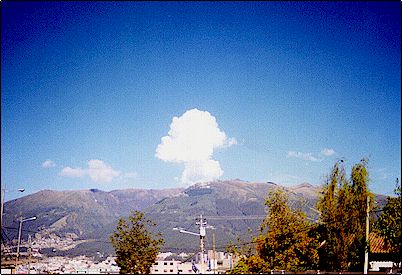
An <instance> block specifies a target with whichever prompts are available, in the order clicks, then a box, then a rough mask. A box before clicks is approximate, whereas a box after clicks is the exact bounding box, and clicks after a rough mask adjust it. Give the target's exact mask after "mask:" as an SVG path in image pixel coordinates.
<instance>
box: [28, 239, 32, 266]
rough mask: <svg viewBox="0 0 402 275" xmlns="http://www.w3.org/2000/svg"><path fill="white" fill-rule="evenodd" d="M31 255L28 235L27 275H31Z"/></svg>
mask: <svg viewBox="0 0 402 275" xmlns="http://www.w3.org/2000/svg"><path fill="white" fill-rule="evenodd" d="M31 255H32V241H31V235H30V234H29V235H28V274H31Z"/></svg>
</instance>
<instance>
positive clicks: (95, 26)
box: [1, 1, 401, 200]
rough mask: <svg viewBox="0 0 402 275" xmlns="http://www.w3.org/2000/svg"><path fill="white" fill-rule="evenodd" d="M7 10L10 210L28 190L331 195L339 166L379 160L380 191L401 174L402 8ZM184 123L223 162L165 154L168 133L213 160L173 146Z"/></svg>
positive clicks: (5, 121)
mask: <svg viewBox="0 0 402 275" xmlns="http://www.w3.org/2000/svg"><path fill="white" fill-rule="evenodd" d="M1 13H2V19H1V20H2V25H1V27H2V29H1V32H2V36H1V47H2V48H1V55H2V56H1V57H2V63H1V65H2V66H1V183H2V188H4V187H6V188H7V189H8V190H9V191H8V193H7V194H6V200H10V199H13V198H16V197H18V196H21V195H22V194H20V193H18V192H14V190H15V189H16V188H20V187H24V188H25V189H26V191H25V193H24V195H26V194H30V193H34V192H37V191H39V190H42V189H55V190H75V189H88V188H99V189H102V190H113V189H120V188H168V187H177V186H185V185H186V184H187V185H188V184H189V182H185V181H184V180H183V178H186V177H185V176H184V174H185V173H187V172H188V173H190V174H191V173H192V174H191V175H190V176H193V177H194V178H195V179H196V178H197V175H198V176H199V178H200V179H201V178H203V176H204V178H208V176H210V177H218V178H219V179H234V178H240V179H243V180H248V181H260V182H263V181H274V182H278V183H282V184H286V185H293V184H297V183H302V182H310V183H312V184H315V185H319V184H321V183H322V182H323V177H324V176H325V175H326V174H327V173H329V171H330V169H331V167H332V166H333V164H334V163H335V161H336V160H337V159H339V158H344V159H345V160H346V167H348V170H349V171H350V169H349V167H351V165H353V164H355V163H357V162H358V161H359V160H360V159H361V158H362V157H368V158H369V172H370V178H371V181H370V187H371V189H372V190H373V191H374V192H377V193H382V194H387V195H389V194H392V191H393V189H394V186H395V179H396V178H397V177H399V178H400V175H401V168H400V167H401V93H400V90H401V79H400V74H401V56H400V54H401V53H400V52H401V48H400V47H401V45H400V35H401V25H400V21H401V20H400V19H401V18H400V17H401V14H400V3H399V2H343V3H335V2H315V3H308V2H251V3H250V2H208V3H204V2H177V3H175V2H124V1H123V2H103V1H101V2H43V3H41V2H26V3H24V2H7V1H6V2H3V3H2V7H1ZM191 110H192V111H191ZM185 114H187V115H185ZM173 117H177V125H176V126H177V127H178V128H179V129H180V131H181V132H180V131H176V132H179V134H178V135H181V134H183V135H184V136H185V135H186V133H187V134H191V133H203V132H207V133H206V134H205V135H206V136H205V137H202V138H201V139H199V140H198V139H197V140H198V141H197V142H201V143H202V142H204V140H210V141H211V143H210V144H209V143H208V144H209V145H210V146H212V147H211V148H210V149H211V150H212V151H211V152H212V153H211V154H208V155H205V156H204V157H205V159H203V160H197V161H198V162H197V161H194V160H193V159H192V156H187V155H186V157H185V158H180V157H178V156H177V155H175V156H171V155H170V156H166V155H165V156H161V155H159V157H158V156H157V153H156V150H157V148H158V146H159V145H160V144H162V143H163V142H162V141H161V138H162V137H168V139H169V140H170V141H171V145H172V144H176V145H177V146H179V147H178V148H180V150H182V151H181V152H194V154H197V152H196V150H195V151H194V150H193V151H191V150H192V149H189V150H188V151H186V150H187V149H188V148H190V147H191V148H193V149H194V148H204V147H202V146H201V147H199V146H198V145H199V144H197V143H196V142H195V141H194V142H193V143H191V144H187V143H180V140H183V139H181V138H180V136H174V135H170V134H169V133H168V132H169V130H172V129H173V128H174V129H176V128H175V127H176V126H173V124H172V125H171V123H172V119H173ZM201 117H202V118H201ZM214 118H215V121H216V125H215V124H214V125H215V126H216V127H215V126H214V127H215V128H216V129H215V128H214V129H212V128H202V127H204V126H205V127H209V126H210V125H212V124H213V121H214ZM197 119H198V120H197ZM203 119H205V120H203ZM198 122H200V123H201V124H202V123H204V122H205V124H202V125H204V126H200V125H201V124H199V123H198ZM208 123H210V124H208ZM211 123H212V124H211ZM208 125H209V126H208ZM211 127H212V126H211ZM203 129H212V130H211V131H209V130H208V131H203ZM215 130H216V131H215ZM194 131H195V132H194ZM214 131H215V132H214ZM172 132H175V131H173V130H172V131H171V132H170V133H172ZM176 132H175V133H176ZM211 132H214V133H216V137H217V138H218V137H219V136H220V137H223V139H221V140H220V141H219V142H218V143H216V142H215V140H214V139H213V137H211V136H210V133H211ZM201 135H202V134H201ZM178 140H179V141H178ZM176 141H177V142H176ZM230 141H233V142H230ZM175 142H176V143H175ZM214 142H215V143H214ZM229 143H230V144H229ZM212 144H215V145H212ZM165 145H166V144H165ZM165 145H163V146H165ZM204 145H205V144H204ZM209 145H208V146H209ZM161 146H162V145H161ZM166 146H168V145H166ZM180 146H181V147H180ZM205 146H207V145H205ZM174 148H176V147H174ZM205 148H207V147H205ZM208 148H209V147H208ZM165 149H166V150H165V152H167V151H168V149H169V148H167V147H166V148H165ZM183 150H184V151H183ZM176 153H177V152H176ZM186 158H187V159H186ZM190 159H191V160H190ZM200 163H201V164H200ZM198 164H200V165H201V166H202V167H201V166H200V167H201V168H200V167H196V166H197V165H198ZM191 169H193V170H191ZM197 169H198V170H197ZM208 169H209V170H208ZM211 169H212V170H211ZM197 173H198V174H197ZM196 174H197V175H196ZM187 176H189V175H188V174H187ZM190 176H189V177H190Z"/></svg>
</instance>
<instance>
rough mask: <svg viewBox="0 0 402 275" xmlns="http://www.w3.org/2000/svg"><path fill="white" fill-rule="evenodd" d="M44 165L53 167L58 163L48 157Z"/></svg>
mask: <svg viewBox="0 0 402 275" xmlns="http://www.w3.org/2000/svg"><path fill="white" fill-rule="evenodd" d="M42 167H43V168H52V167H56V163H54V161H52V160H50V159H47V160H45V161H44V162H43V163H42Z"/></svg>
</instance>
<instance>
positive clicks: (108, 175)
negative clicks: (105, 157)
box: [87, 159, 121, 183]
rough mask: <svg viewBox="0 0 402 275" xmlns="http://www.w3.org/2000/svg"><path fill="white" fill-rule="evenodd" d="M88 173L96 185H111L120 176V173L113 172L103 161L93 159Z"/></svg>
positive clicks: (89, 162) (89, 164)
mask: <svg viewBox="0 0 402 275" xmlns="http://www.w3.org/2000/svg"><path fill="white" fill-rule="evenodd" d="M87 173H88V175H89V177H90V178H91V180H92V181H93V182H96V183H103V182H106V183H109V182H111V181H112V180H113V179H114V178H115V177H118V176H119V175H120V173H121V172H120V171H116V170H113V168H112V167H111V166H109V165H107V164H106V163H104V162H103V161H101V160H98V159H91V160H90V161H88V169H87Z"/></svg>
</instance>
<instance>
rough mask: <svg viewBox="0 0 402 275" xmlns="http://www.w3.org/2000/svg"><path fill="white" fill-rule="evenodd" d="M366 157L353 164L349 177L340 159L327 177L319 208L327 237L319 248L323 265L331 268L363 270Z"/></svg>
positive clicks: (367, 193) (368, 194) (321, 228)
mask: <svg viewBox="0 0 402 275" xmlns="http://www.w3.org/2000/svg"><path fill="white" fill-rule="evenodd" d="M368 181H369V178H368V171H367V160H366V159H363V160H361V162H360V163H358V164H356V165H354V166H353V167H352V171H351V176H350V179H348V178H347V176H346V172H345V168H344V166H343V164H342V163H341V162H337V163H336V164H335V165H334V167H333V169H332V171H331V173H330V175H329V176H328V177H327V179H326V181H325V183H324V186H323V190H322V196H321V198H320V200H319V202H318V205H317V208H318V209H319V210H320V212H321V215H320V226H319V232H320V238H321V241H325V246H323V247H322V248H321V249H320V251H319V254H320V269H324V270H330V271H361V270H363V264H364V252H365V250H366V249H368V244H367V243H366V242H365V228H366V210H367V198H370V202H371V203H370V205H372V204H373V194H372V193H371V192H370V191H369V189H368Z"/></svg>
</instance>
